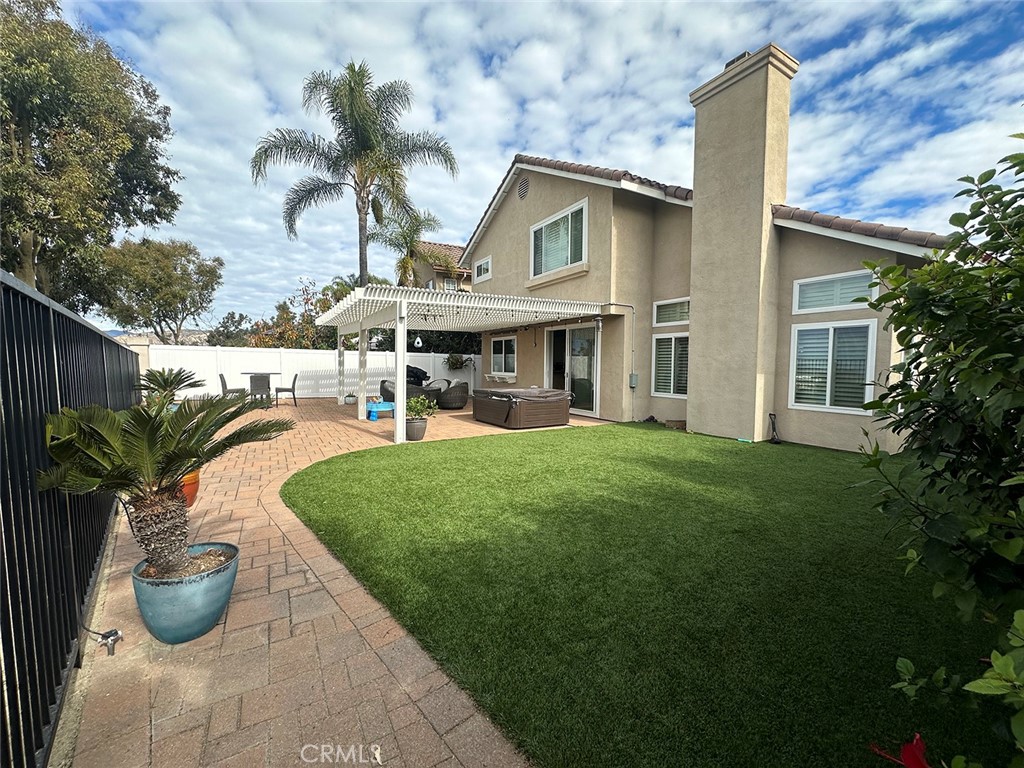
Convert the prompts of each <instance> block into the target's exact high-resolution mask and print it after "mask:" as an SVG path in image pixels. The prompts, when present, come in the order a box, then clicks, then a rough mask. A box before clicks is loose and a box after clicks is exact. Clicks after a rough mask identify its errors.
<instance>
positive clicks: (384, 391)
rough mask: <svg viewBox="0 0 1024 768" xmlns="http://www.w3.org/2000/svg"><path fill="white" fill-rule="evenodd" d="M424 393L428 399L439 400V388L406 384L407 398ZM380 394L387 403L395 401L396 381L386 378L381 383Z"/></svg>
mask: <svg viewBox="0 0 1024 768" xmlns="http://www.w3.org/2000/svg"><path fill="white" fill-rule="evenodd" d="M419 395H422V396H423V397H425V398H427V400H432V401H434V402H437V396H438V390H437V389H436V388H430V389H428V388H426V387H417V386H416V385H415V384H406V385H405V399H406V400H408V399H409V398H410V397H418V396H419ZM380 396H381V398H383V400H384V402H385V403H393V402H395V382H393V381H390V380H388V379H384V381H382V382H381V383H380Z"/></svg>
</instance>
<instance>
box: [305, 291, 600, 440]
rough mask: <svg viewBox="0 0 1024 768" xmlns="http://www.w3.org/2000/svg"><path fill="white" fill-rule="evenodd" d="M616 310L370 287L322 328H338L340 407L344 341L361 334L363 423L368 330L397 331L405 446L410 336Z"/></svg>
mask: <svg viewBox="0 0 1024 768" xmlns="http://www.w3.org/2000/svg"><path fill="white" fill-rule="evenodd" d="M610 309H611V308H610V307H609V306H608V305H603V304H601V303H599V302H594V301H569V300H564V299H542V298H536V297H530V296H496V295H493V294H487V293H447V292H442V291H434V290H427V289H425V288H404V287H397V286H391V285H367V286H365V287H363V288H356V289H355V290H354V291H352V293H350V294H349V295H348V296H346V297H345V298H344V299H342V300H341V301H339V302H338V303H337V304H335V305H334V306H333V307H332V308H331V309H329V310H327V311H326V312H324V313H323V314H322V315H320V317H318V318H317V319H316V324H317V325H322V326H334V327H336V328H337V329H338V402H339V403H340V402H341V399H342V396H343V395H344V377H345V355H344V350H343V348H342V343H341V339H342V336H345V335H347V334H350V333H358V334H359V391H358V395H359V410H358V414H359V419H365V418H366V359H367V358H366V355H367V351H368V341H369V337H368V331H369V330H370V329H371V328H394V329H395V442H396V443H404V442H405V399H406V382H405V366H406V355H407V349H406V334H407V332H408V331H469V332H477V333H480V332H485V331H498V330H509V331H512V330H516V329H519V328H522V327H524V326H529V325H534V324H536V323H546V322H557V321H561V320H573V319H578V318H591V317H600V316H601V315H602V314H608V313H609V312H608V310H610ZM612 313H614V310H612Z"/></svg>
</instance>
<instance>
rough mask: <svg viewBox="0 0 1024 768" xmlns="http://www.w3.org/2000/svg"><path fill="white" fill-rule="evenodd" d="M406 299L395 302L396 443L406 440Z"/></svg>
mask: <svg viewBox="0 0 1024 768" xmlns="http://www.w3.org/2000/svg"><path fill="white" fill-rule="evenodd" d="M406 309H407V307H406V303H405V301H404V300H403V301H398V302H396V303H395V443H396V444H398V443H404V442H405V397H406V392H407V391H408V388H407V384H406V380H405V365H406V362H405V361H406V341H407V340H408V336H409V334H408V333H407V332H406V328H407V326H408V319H407V317H406Z"/></svg>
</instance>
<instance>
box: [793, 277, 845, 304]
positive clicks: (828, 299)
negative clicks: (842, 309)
mask: <svg viewBox="0 0 1024 768" xmlns="http://www.w3.org/2000/svg"><path fill="white" fill-rule="evenodd" d="M835 303H836V287H835V284H834V283H833V282H832V281H831V280H823V281H822V282H820V283H804V284H803V285H801V286H800V293H799V296H798V298H797V309H821V308H822V307H831V306H834V305H835Z"/></svg>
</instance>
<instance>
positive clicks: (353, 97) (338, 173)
mask: <svg viewBox="0 0 1024 768" xmlns="http://www.w3.org/2000/svg"><path fill="white" fill-rule="evenodd" d="M411 106H412V88H411V87H410V86H409V84H408V83H407V82H405V81H404V80H392V81H390V82H387V83H384V84H383V85H380V86H376V87H375V86H374V85H373V73H372V72H371V71H370V68H369V66H367V64H366V62H365V61H363V62H360V63H359V64H358V65H357V64H356V63H355V62H354V61H351V62H349V63H348V64H347V65H346V67H345V70H344V71H343V72H342V73H341V74H340V75H338V76H336V77H335V76H334V75H333V74H332V73H331V72H323V71H321V72H314V73H312V74H311V75H310V76H309V77H307V78H306V80H305V82H304V83H303V85H302V107H303V109H305V110H306V112H307V113H316V114H325V115H327V116H328V117H329V118H330V119H331V125H332V126H333V128H334V137H333V138H330V139H328V138H325V137H323V136H319V135H317V134H315V133H307V132H306V131H303V130H300V129H298V128H278V129H277V130H275V131H271V132H270V133H268V134H267V135H266V136H264V137H263V138H262V139H260V141H259V143H258V144H257V146H256V152H255V154H253V156H252V160H251V161H250V163H249V169H250V171H251V172H252V180H253V183H259V182H260V181H264V180H265V179H266V176H267V165H269V164H271V163H275V164H279V165H304V166H307V167H309V168H311V169H312V170H313V172H314V175H311V176H306V177H304V178H302V179H299V180H298V181H297V182H295V184H294V185H292V187H291V189H289V190H288V192H287V194H286V195H285V198H284V205H283V206H282V216H283V218H284V226H285V230H286V231H287V232H288V236H289V237H291V238H295V237H297V236H298V235H297V233H296V230H295V225H296V223H297V222H298V220H299V217H300V216H301V215H302V214H303V213H304V212H305V211H306V210H307V209H308V208H311V207H317V206H321V205H324V204H325V203H333V202H335V201H336V200H341V199H342V198H343V197H344V196H345V193H346V191H347V190H351V191H352V194H353V195H354V197H355V201H356V216H357V218H358V220H359V285H361V286H363V285H367V283H368V281H369V275H370V270H369V265H368V262H367V258H366V247H367V242H368V238H369V231H368V216H369V214H370V212H371V211H372V212H373V215H374V219H375V220H376V221H377V222H380V221H382V220H383V218H384V215H383V214H384V209H385V208H387V209H390V210H406V211H411V210H412V203H411V202H410V200H409V197H408V195H407V194H406V169H407V168H408V167H410V166H413V165H437V166H440V167H442V168H444V169H445V170H446V171H447V172H448V173H449V174H450V175H451V176H452V178H455V176H456V175H457V174H458V172H459V166H458V163H457V162H456V161H455V155H454V153H453V152H452V148H451V146H449V144H448V142H447V141H446V140H445V139H444V138H443V137H442V136H439V135H438V134H436V133H434V132H433V131H419V132H417V133H409V132H407V131H404V130H402V129H401V128H400V127H399V125H398V120H399V118H400V117H401V115H402V113H403V112H406V111H407V110H408V109H409V108H410V107H411Z"/></svg>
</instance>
